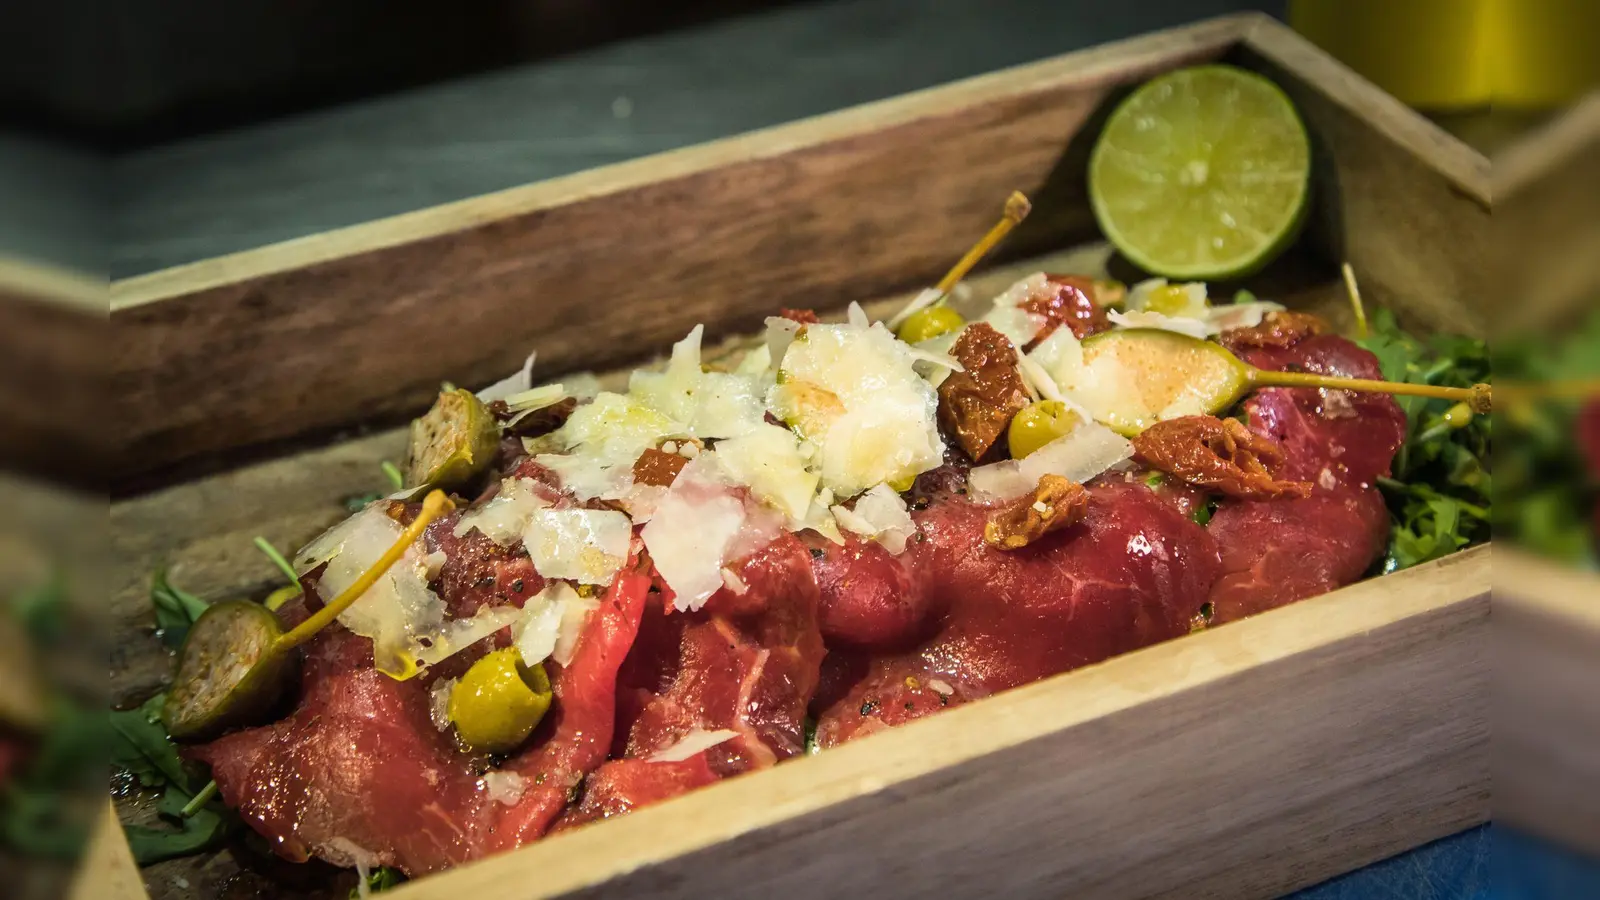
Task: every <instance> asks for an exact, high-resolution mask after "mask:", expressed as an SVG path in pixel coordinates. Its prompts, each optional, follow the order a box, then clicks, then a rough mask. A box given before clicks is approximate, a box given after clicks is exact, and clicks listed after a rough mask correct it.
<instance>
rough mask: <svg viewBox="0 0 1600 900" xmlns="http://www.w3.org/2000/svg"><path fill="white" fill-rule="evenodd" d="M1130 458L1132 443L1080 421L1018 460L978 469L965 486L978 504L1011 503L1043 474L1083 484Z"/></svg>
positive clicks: (1099, 426) (1093, 423) (1036, 484)
mask: <svg viewBox="0 0 1600 900" xmlns="http://www.w3.org/2000/svg"><path fill="white" fill-rule="evenodd" d="M1132 456H1133V444H1131V443H1129V442H1128V440H1127V439H1126V438H1124V437H1122V436H1121V435H1119V434H1117V433H1116V432H1114V431H1112V430H1111V429H1109V428H1107V427H1105V426H1104V425H1101V424H1099V423H1097V422H1088V421H1086V422H1083V423H1080V424H1079V425H1078V427H1076V428H1074V429H1073V430H1072V431H1071V432H1069V433H1068V434H1066V435H1064V436H1062V437H1059V438H1056V439H1055V440H1053V441H1051V442H1050V443H1048V444H1046V445H1044V446H1043V447H1040V448H1039V449H1038V450H1035V451H1034V452H1032V453H1030V454H1028V455H1027V456H1025V457H1023V458H1022V459H1008V460H1005V461H1003V462H997V463H992V464H990V465H987V466H978V467H977V468H975V469H973V470H972V471H970V472H968V473H967V485H968V487H969V489H970V490H971V492H972V495H973V497H974V498H975V499H977V500H979V501H980V502H993V501H999V500H1011V499H1014V498H1016V497H1021V496H1023V495H1024V494H1027V493H1029V492H1030V491H1032V490H1033V489H1034V488H1035V487H1038V485H1039V479H1040V478H1042V477H1043V476H1045V475H1060V476H1061V477H1063V478H1066V479H1069V480H1071V481H1076V482H1078V483H1079V484H1087V483H1088V482H1089V480H1090V479H1092V478H1094V477H1095V476H1096V475H1099V474H1100V473H1102V472H1104V471H1106V470H1107V469H1110V468H1111V467H1112V466H1115V465H1116V464H1118V463H1120V462H1122V461H1123V460H1126V459H1129V458H1130V457H1132Z"/></svg>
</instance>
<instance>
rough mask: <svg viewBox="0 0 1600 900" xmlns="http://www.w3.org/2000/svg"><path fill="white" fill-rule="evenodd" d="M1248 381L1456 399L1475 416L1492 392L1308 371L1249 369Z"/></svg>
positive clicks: (1262, 384) (1482, 388)
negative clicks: (1316, 373)
mask: <svg viewBox="0 0 1600 900" xmlns="http://www.w3.org/2000/svg"><path fill="white" fill-rule="evenodd" d="M1249 380H1250V386H1251V387H1313V388H1328V389H1330V390H1339V391H1362V392H1365V393H1372V394H1401V395H1404V396H1409V397H1433V398H1436V399H1439V400H1456V401H1459V402H1462V403H1467V404H1469V405H1470V407H1471V408H1472V410H1473V411H1474V412H1479V413H1484V412H1488V411H1489V409H1490V407H1491V405H1492V391H1493V389H1492V388H1491V387H1490V386H1489V385H1487V384H1475V385H1473V386H1472V387H1464V388H1461V387H1444V386H1442V385H1437V384H1411V383H1410V382H1405V381H1376V380H1373V379H1371V378H1340V377H1338V376H1335V375H1314V374H1312V373H1310V372H1269V371H1266V370H1263V369H1255V368H1252V369H1250V374H1249Z"/></svg>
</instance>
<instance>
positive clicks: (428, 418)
mask: <svg viewBox="0 0 1600 900" xmlns="http://www.w3.org/2000/svg"><path fill="white" fill-rule="evenodd" d="M499 448H500V426H499V425H498V424H496V423H495V420H494V416H493V415H491V414H490V413H489V409H488V407H486V406H484V405H483V401H482V400H479V399H478V397H477V395H476V394H474V393H472V392H471V391H469V390H465V389H462V388H451V389H449V390H445V391H441V392H440V393H439V399H438V400H435V401H434V404H433V408H432V409H430V410H428V413H427V415H425V416H423V417H422V418H420V419H416V420H414V421H413V422H412V423H411V448H410V451H409V452H408V454H407V456H406V467H405V474H406V479H405V480H406V485H407V486H409V487H421V486H422V485H432V486H433V487H437V488H442V489H444V490H451V489H453V488H458V487H461V486H462V485H463V484H465V483H467V482H468V481H470V480H472V478H473V476H475V475H477V474H478V473H480V472H482V471H483V470H485V469H487V468H488V467H489V464H490V463H491V462H493V461H494V457H495V453H496V452H497V451H498V450H499Z"/></svg>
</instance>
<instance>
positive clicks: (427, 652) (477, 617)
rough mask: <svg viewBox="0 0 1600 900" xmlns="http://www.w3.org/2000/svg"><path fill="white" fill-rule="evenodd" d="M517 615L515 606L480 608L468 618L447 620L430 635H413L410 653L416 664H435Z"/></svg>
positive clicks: (517, 617)
mask: <svg viewBox="0 0 1600 900" xmlns="http://www.w3.org/2000/svg"><path fill="white" fill-rule="evenodd" d="M521 616H522V611H521V610H519V609H517V608H516V607H515V606H486V607H483V608H482V609H479V610H478V612H477V613H476V614H474V615H472V616H470V617H468V618H464V619H451V620H450V621H448V622H445V623H444V624H443V625H441V626H440V627H439V628H438V630H436V631H435V632H433V633H432V634H430V635H425V636H422V637H419V638H417V640H416V646H415V648H414V650H413V651H412V656H413V657H415V659H416V661H417V663H418V664H419V665H423V666H432V665H437V664H438V663H440V662H442V661H444V660H446V659H448V658H450V657H451V656H454V655H455V654H457V653H460V652H461V651H462V650H465V649H467V648H468V647H470V646H472V645H473V644H476V643H477V642H479V641H481V640H483V639H484V638H486V637H489V636H490V635H492V634H494V633H495V632H497V631H499V630H500V629H502V628H509V627H511V626H512V625H514V624H516V622H517V620H518V619H519V618H521Z"/></svg>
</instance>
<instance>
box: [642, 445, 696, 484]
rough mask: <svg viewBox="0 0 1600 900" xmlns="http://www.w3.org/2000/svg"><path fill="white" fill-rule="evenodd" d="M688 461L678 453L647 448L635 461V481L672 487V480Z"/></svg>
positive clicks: (674, 479) (675, 478)
mask: <svg viewBox="0 0 1600 900" xmlns="http://www.w3.org/2000/svg"><path fill="white" fill-rule="evenodd" d="M688 463H689V461H688V460H687V459H684V458H683V457H681V456H679V455H678V454H676V453H668V452H667V451H665V450H657V449H656V448H654V447H650V448H647V449H646V450H645V451H644V452H643V453H641V454H639V458H638V459H636V460H634V461H633V483H634V484H648V485H652V486H654V487H672V482H674V481H676V480H677V478H678V473H679V472H681V471H683V467H684V466H685V465H688Z"/></svg>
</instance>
